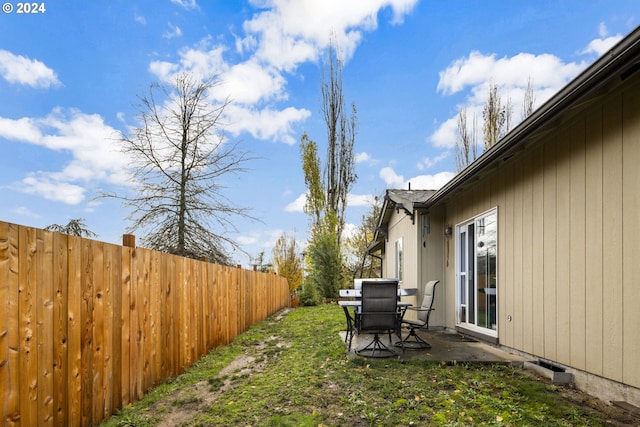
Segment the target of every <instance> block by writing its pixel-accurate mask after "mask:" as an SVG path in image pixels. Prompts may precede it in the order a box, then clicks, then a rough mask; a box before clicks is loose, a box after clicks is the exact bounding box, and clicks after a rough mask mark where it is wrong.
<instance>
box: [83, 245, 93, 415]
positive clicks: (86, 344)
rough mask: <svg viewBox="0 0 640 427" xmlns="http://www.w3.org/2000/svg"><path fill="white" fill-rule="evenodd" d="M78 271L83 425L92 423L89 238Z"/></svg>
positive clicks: (91, 319)
mask: <svg viewBox="0 0 640 427" xmlns="http://www.w3.org/2000/svg"><path fill="white" fill-rule="evenodd" d="M80 247H81V250H82V253H81V256H82V267H81V271H80V319H81V320H80V325H81V326H80V327H81V330H80V356H81V358H80V364H81V365H80V378H81V380H82V383H81V386H80V389H81V391H80V416H81V423H82V425H83V426H90V425H93V411H92V409H93V375H94V373H93V363H92V362H93V327H94V322H93V268H94V263H93V251H92V250H91V241H90V240H81V241H80Z"/></svg>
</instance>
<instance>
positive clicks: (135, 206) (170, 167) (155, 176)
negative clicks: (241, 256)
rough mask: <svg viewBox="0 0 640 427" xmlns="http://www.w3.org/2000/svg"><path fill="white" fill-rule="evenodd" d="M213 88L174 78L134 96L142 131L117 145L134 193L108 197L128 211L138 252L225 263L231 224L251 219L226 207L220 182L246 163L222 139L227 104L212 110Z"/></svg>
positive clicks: (236, 149)
mask: <svg viewBox="0 0 640 427" xmlns="http://www.w3.org/2000/svg"><path fill="white" fill-rule="evenodd" d="M218 84H219V83H218V82H217V81H215V80H212V79H210V80H206V81H203V82H200V81H196V80H195V79H194V78H193V77H192V76H190V75H188V74H180V75H178V76H176V77H175V79H174V81H173V83H172V86H171V87H165V86H160V85H152V86H151V87H150V89H149V92H148V94H146V95H144V96H141V97H140V101H141V105H140V116H139V120H140V123H141V126H140V127H138V128H135V129H133V130H132V132H131V134H130V135H123V136H122V138H121V141H122V147H123V150H124V151H125V153H127V154H129V155H130V158H131V164H132V168H133V177H132V181H133V182H134V184H135V185H136V189H135V191H133V192H131V193H129V194H128V195H125V196H113V197H117V198H120V199H121V200H123V201H124V204H125V205H126V206H128V207H130V208H131V209H132V213H131V215H130V217H129V219H130V220H131V221H132V225H131V227H130V230H131V231H132V232H133V231H134V230H137V229H141V230H142V231H143V232H144V235H143V237H142V244H143V245H144V246H146V247H148V248H151V249H156V250H159V251H164V252H168V253H172V254H176V255H181V256H185V257H190V258H196V259H201V258H208V259H209V260H211V261H213V262H217V263H220V264H231V263H232V260H231V258H230V255H229V248H233V249H240V247H239V245H238V244H237V243H236V242H235V241H233V240H232V239H230V238H229V237H228V232H229V231H235V227H234V225H233V222H232V221H233V218H234V217H236V216H243V217H249V218H250V215H249V214H248V209H246V208H240V207H236V206H233V205H231V204H230V202H229V201H228V199H227V198H226V197H225V196H224V195H223V188H224V187H223V186H222V184H221V179H222V178H223V177H227V176H229V175H232V174H236V173H239V172H243V171H244V170H245V169H244V167H243V164H244V163H245V162H246V161H248V160H249V159H250V157H249V156H248V154H247V153H246V152H245V151H243V150H241V149H240V147H239V146H238V144H237V143H235V144H234V143H229V142H227V141H226V140H225V139H224V137H223V133H222V123H221V117H222V115H223V112H224V110H225V108H226V107H227V106H228V101H227V102H224V103H222V104H221V105H212V104H211V103H210V100H209V97H208V93H209V92H210V90H211V89H212V88H214V87H215V86H217V85H218Z"/></svg>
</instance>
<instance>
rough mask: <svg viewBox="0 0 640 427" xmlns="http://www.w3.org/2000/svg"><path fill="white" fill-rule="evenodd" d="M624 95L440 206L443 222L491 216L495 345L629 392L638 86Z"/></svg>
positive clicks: (639, 378)
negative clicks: (494, 216)
mask: <svg viewBox="0 0 640 427" xmlns="http://www.w3.org/2000/svg"><path fill="white" fill-rule="evenodd" d="M625 85H626V87H624V86H621V87H620V88H617V89H615V90H614V91H612V92H611V93H610V94H608V95H606V96H603V98H602V99H601V100H600V101H599V102H596V103H593V104H592V105H591V106H589V107H587V109H585V110H583V111H579V112H578V111H577V112H575V113H572V114H573V116H572V117H571V118H560V119H559V121H558V122H556V123H555V126H556V128H555V129H553V131H552V132H549V133H548V134H547V135H546V136H544V137H540V139H538V140H536V141H529V143H528V146H527V147H526V148H525V149H524V150H523V151H521V152H520V153H518V154H516V155H514V156H513V157H512V158H511V159H507V160H505V161H503V163H502V164H501V165H500V166H499V167H498V168H495V169H493V170H492V171H490V172H486V173H485V174H484V175H483V176H480V177H479V180H476V181H475V182H474V183H473V184H470V185H468V186H467V187H466V188H464V189H461V190H460V191H458V192H457V193H455V194H454V195H452V196H451V197H450V198H449V199H447V200H446V201H444V205H445V207H444V208H445V212H446V216H445V221H444V222H445V223H446V224H451V225H455V224H458V223H460V222H462V221H466V220H468V219H469V218H472V217H473V216H475V215H478V214H479V213H481V212H484V211H486V210H487V209H490V208H492V207H498V225H499V240H498V245H499V248H498V249H499V257H498V280H499V282H498V336H499V340H500V342H501V343H502V344H504V345H506V346H509V347H513V348H516V349H518V350H521V351H524V352H527V353H531V354H533V355H535V356H537V357H541V358H545V359H549V360H553V361H556V362H559V363H562V364H566V365H569V366H572V367H575V368H577V369H582V370H586V371H588V372H591V373H594V374H596V375H601V376H604V377H607V378H610V379H613V380H616V381H620V382H624V383H625V384H629V385H632V386H635V387H640V364H638V363H637V355H638V354H640V335H639V334H638V332H637V325H638V324H640V310H638V309H637V302H638V301H640V286H639V285H638V283H639V282H638V277H640V262H638V259H640V247H639V245H638V241H640V221H638V218H640V173H639V172H638V171H639V169H638V165H640V142H639V141H640V84H638V83H633V82H626V83H625ZM450 244H451V247H450V248H449V249H448V250H449V251H450V259H449V260H450V262H449V263H448V264H446V263H445V265H444V268H445V274H444V276H445V278H446V281H447V285H446V286H447V291H448V292H450V293H449V295H448V301H447V304H449V305H451V307H452V309H453V308H454V303H455V298H454V297H455V262H454V261H455V253H456V248H455V239H450ZM443 246H444V248H445V249H444V251H445V252H446V251H447V248H446V242H445V244H444V245H443ZM509 315H510V316H512V321H511V322H508V321H507V316H509ZM446 321H447V323H448V325H449V326H453V325H455V318H454V316H448V317H447V319H446Z"/></svg>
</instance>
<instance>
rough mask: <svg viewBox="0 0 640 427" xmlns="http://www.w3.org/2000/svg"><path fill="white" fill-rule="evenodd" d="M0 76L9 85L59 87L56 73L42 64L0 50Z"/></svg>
mask: <svg viewBox="0 0 640 427" xmlns="http://www.w3.org/2000/svg"><path fill="white" fill-rule="evenodd" d="M0 76H2V78H4V79H5V80H6V81H8V82H9V83H18V84H22V85H26V86H31V87H34V88H44V89H46V88H49V87H51V86H58V85H60V81H59V80H58V76H57V75H56V72H55V71H53V70H52V69H51V68H49V67H47V66H46V65H45V64H44V63H42V62H40V61H38V60H36V59H30V58H27V57H24V56H22V55H14V54H13V53H11V52H9V51H7V50H2V49H0Z"/></svg>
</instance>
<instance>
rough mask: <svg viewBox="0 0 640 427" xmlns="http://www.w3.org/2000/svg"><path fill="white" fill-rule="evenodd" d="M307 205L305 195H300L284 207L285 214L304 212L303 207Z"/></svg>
mask: <svg viewBox="0 0 640 427" xmlns="http://www.w3.org/2000/svg"><path fill="white" fill-rule="evenodd" d="M305 203H307V193H302V194H301V195H299V196H298V197H297V198H296V199H295V200H294V201H293V202H291V203H289V204H288V205H287V206H285V207H284V211H285V212H304V205H305Z"/></svg>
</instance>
